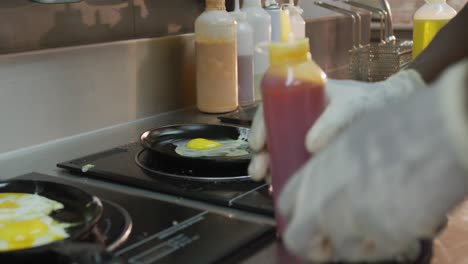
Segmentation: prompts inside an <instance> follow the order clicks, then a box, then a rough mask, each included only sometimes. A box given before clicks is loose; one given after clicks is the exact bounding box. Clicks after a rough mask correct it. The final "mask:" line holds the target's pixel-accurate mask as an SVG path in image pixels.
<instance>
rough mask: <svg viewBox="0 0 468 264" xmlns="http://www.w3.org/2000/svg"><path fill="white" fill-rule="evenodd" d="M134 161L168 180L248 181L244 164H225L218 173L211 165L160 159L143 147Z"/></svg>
mask: <svg viewBox="0 0 468 264" xmlns="http://www.w3.org/2000/svg"><path fill="white" fill-rule="evenodd" d="M135 163H136V164H137V165H138V167H140V168H141V169H142V170H143V171H145V172H146V173H148V174H149V175H158V176H162V177H166V178H167V179H168V180H187V181H193V182H208V183H210V182H214V181H216V182H228V181H230V182H233V181H234V182H235V181H248V180H250V177H249V176H248V175H247V168H246V165H242V166H226V168H219V167H218V168H219V170H222V171H223V173H222V174H220V173H219V172H218V171H219V170H216V169H213V166H207V165H203V166H189V167H188V168H187V167H185V166H180V165H179V164H178V163H177V162H171V161H167V160H165V159H161V158H160V157H158V156H157V155H154V153H153V152H152V151H150V150H147V149H143V150H141V151H139V152H138V153H137V155H136V156H135ZM195 163H196V162H195Z"/></svg>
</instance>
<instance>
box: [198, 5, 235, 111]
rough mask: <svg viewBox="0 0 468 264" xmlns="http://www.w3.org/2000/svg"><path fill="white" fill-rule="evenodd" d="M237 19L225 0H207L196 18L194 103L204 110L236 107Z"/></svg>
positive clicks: (232, 109)
mask: <svg viewBox="0 0 468 264" xmlns="http://www.w3.org/2000/svg"><path fill="white" fill-rule="evenodd" d="M236 27H237V22H236V20H235V19H234V18H233V17H232V16H231V15H229V13H228V12H226V7H225V0H206V10H205V12H203V13H202V14H201V15H200V16H199V17H198V18H197V19H196V20H195V49H196V57H195V59H196V78H197V81H196V83H197V107H198V109H199V110H200V111H202V112H205V113H226V112H231V111H234V110H235V109H237V106H238V98H237V33H236Z"/></svg>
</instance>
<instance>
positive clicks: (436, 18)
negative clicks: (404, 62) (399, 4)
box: [413, 0, 457, 59]
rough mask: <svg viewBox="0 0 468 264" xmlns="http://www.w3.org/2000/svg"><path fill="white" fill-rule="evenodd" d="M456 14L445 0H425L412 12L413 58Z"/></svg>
mask: <svg viewBox="0 0 468 264" xmlns="http://www.w3.org/2000/svg"><path fill="white" fill-rule="evenodd" d="M456 14H457V11H455V9H453V8H452V7H450V6H449V5H448V4H447V3H446V1H445V0H426V3H425V4H424V5H423V6H421V7H420V8H419V9H418V10H417V11H416V13H415V14H414V17H413V19H414V26H413V27H414V28H413V59H414V58H416V57H417V56H418V55H419V54H420V53H421V52H422V51H423V50H424V49H425V48H426V47H427V45H429V43H430V42H431V41H432V39H433V38H434V36H435V35H436V34H437V32H439V30H440V29H441V28H442V27H443V26H445V24H447V22H448V21H449V20H450V19H452V18H453V17H454V16H455V15H456Z"/></svg>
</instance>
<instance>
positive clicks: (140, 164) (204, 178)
mask: <svg viewBox="0 0 468 264" xmlns="http://www.w3.org/2000/svg"><path fill="white" fill-rule="evenodd" d="M145 151H146V150H145V149H142V150H140V151H138V153H137V154H136V155H135V163H136V164H137V165H138V167H140V168H141V169H143V170H144V171H145V172H148V173H151V174H153V175H158V176H164V177H168V178H172V179H177V180H189V181H196V182H233V181H250V180H251V179H250V176H248V175H240V176H227V177H207V176H189V175H183V174H174V173H169V172H165V171H163V170H157V169H152V168H149V167H148V166H146V165H144V164H143V162H142V157H141V156H142V155H143V154H144V152H145Z"/></svg>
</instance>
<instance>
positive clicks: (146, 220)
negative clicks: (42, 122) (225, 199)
mask: <svg viewBox="0 0 468 264" xmlns="http://www.w3.org/2000/svg"><path fill="white" fill-rule="evenodd" d="M21 178H27V179H35V180H50V181H58V182H62V183H67V184H70V185H73V186H76V187H79V188H82V189H86V190H87V191H89V192H90V193H92V194H95V195H97V196H99V197H100V198H102V199H104V200H108V201H111V202H113V203H115V204H118V205H120V206H121V207H122V208H124V209H125V210H127V211H128V213H129V214H130V216H131V218H132V221H133V225H132V231H131V233H130V235H129V237H128V239H127V240H126V241H125V242H124V243H123V244H122V245H121V246H120V247H119V248H118V249H116V250H115V251H114V255H116V256H118V257H121V258H124V259H128V260H129V261H130V263H131V261H133V263H186V262H190V263H213V262H217V261H219V262H222V263H224V258H225V257H226V256H234V255H235V256H248V255H250V254H251V252H250V250H249V248H250V246H249V245H250V243H252V242H253V243H255V241H257V239H259V240H258V241H261V243H270V242H271V241H272V239H273V238H274V232H273V228H272V227H271V226H266V225H260V224H254V223H249V222H245V221H241V220H238V219H235V218H230V217H227V216H224V215H219V214H214V213H210V212H207V211H200V210H196V209H192V208H188V207H182V206H179V205H176V204H170V203H167V202H163V201H159V200H156V199H150V198H146V197H140V196H135V195H129V194H125V193H120V192H116V191H113V190H110V189H104V188H100V187H97V186H91V185H87V184H85V183H77V182H74V181H73V182H72V181H69V180H67V179H63V178H58V177H51V176H47V175H42V174H37V173H32V174H28V175H24V176H21ZM104 219H105V218H103V220H104ZM109 221H110V222H111V224H110V225H111V228H112V223H113V221H114V220H113V218H112V217H110V218H109ZM101 224H102V223H101ZM98 225H99V224H98ZM105 225H107V226H108V225H109V224H105ZM255 244H256V245H257V246H259V245H258V243H255ZM150 260H151V261H150Z"/></svg>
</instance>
